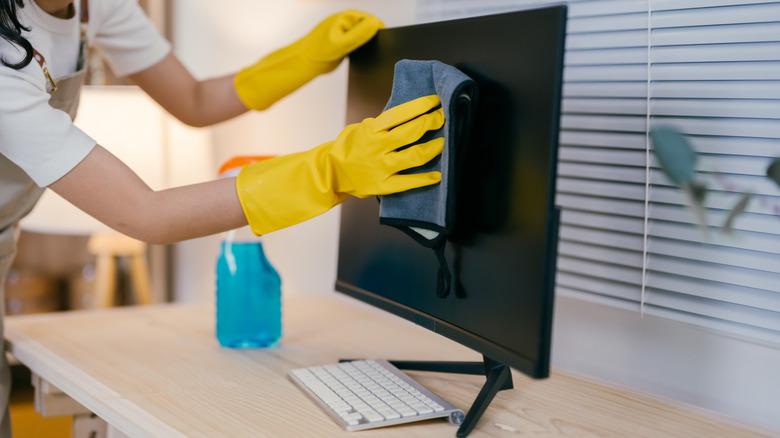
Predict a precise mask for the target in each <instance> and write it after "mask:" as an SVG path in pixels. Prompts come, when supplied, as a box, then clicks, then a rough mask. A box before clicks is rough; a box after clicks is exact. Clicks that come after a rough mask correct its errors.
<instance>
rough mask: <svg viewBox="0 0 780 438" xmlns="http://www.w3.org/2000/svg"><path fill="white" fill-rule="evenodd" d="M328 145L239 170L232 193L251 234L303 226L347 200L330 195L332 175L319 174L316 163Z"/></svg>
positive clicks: (322, 156) (331, 193) (342, 195)
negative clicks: (303, 223) (242, 212)
mask: <svg viewBox="0 0 780 438" xmlns="http://www.w3.org/2000/svg"><path fill="white" fill-rule="evenodd" d="M329 145H330V144H329V143H326V144H324V145H322V146H319V147H317V148H315V149H312V150H310V151H306V152H299V153H295V154H290V155H284V156H281V157H276V158H271V159H268V160H265V161H261V162H258V163H253V164H249V165H247V166H245V167H244V168H243V169H242V170H241V172H240V173H239V174H238V177H237V178H236V192H237V193H238V199H239V201H240V202H241V207H242V208H243V210H244V215H245V216H246V218H247V221H248V222H249V226H250V228H251V229H252V232H253V233H255V234H256V235H258V236H259V235H262V234H267V233H270V232H272V231H276V230H279V229H282V228H286V227H289V226H291V225H295V224H298V223H300V222H304V221H306V220H308V219H311V218H313V217H315V216H318V215H320V214H322V213H325V212H326V211H328V210H330V209H331V208H333V207H335V206H336V205H338V204H341V203H342V202H344V201H345V200H346V199H347V198H349V195H347V194H343V193H335V192H334V191H333V181H331V176H332V172H323V171H322V170H321V165H320V164H319V163H318V160H321V159H323V158H324V157H325V156H326V155H327V148H328V147H329Z"/></svg>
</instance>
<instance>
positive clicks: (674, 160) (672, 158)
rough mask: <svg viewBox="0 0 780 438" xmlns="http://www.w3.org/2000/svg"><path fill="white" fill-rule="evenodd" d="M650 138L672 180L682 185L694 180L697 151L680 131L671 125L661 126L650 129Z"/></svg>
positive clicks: (659, 159)
mask: <svg viewBox="0 0 780 438" xmlns="http://www.w3.org/2000/svg"><path fill="white" fill-rule="evenodd" d="M650 140H651V143H652V145H653V150H654V151H655V155H656V157H658V164H660V165H661V169H663V171H664V173H665V174H666V176H668V177H669V179H670V180H672V182H674V183H675V184H677V185H678V186H682V185H683V183H685V182H687V181H691V180H693V172H694V170H695V169H696V160H697V157H696V152H694V150H693V147H691V144H690V143H689V142H688V139H686V138H685V136H683V135H682V133H680V131H678V130H677V129H675V128H672V127H669V126H660V127H657V128H655V129H653V130H651V131H650Z"/></svg>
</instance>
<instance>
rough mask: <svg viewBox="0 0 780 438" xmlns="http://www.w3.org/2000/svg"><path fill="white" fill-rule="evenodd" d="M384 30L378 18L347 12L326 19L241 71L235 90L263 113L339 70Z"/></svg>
mask: <svg viewBox="0 0 780 438" xmlns="http://www.w3.org/2000/svg"><path fill="white" fill-rule="evenodd" d="M382 27H384V25H383V24H382V22H381V21H380V20H379V19H378V18H377V17H375V16H373V15H371V14H367V13H365V12H360V11H355V10H347V11H344V12H339V13H337V14H334V15H331V16H330V17H328V18H326V19H325V20H324V21H322V22H321V23H320V24H318V25H317V27H315V28H314V30H312V31H311V32H310V33H309V34H308V35H306V36H305V37H303V38H301V39H300V40H298V41H297V42H295V43H293V44H291V45H290V46H287V47H285V48H282V49H280V50H277V51H276V52H273V53H271V54H270V55H268V56H266V57H264V58H263V59H261V60H260V61H258V62H257V63H256V64H254V65H252V66H250V67H247V68H245V69H243V70H241V71H240V72H239V73H238V74H237V75H236V78H235V81H234V86H235V89H236V92H237V93H238V96H239V97H240V98H241V101H243V102H244V105H246V107H247V108H249V109H254V110H263V109H266V108H268V107H270V106H271V105H273V103H274V102H276V101H277V100H279V99H281V98H282V97H284V96H287V95H288V94H290V93H292V92H293V91H295V90H296V89H298V88H299V87H300V86H302V85H304V84H305V83H307V82H309V81H310V80H312V79H314V78H315V77H317V76H318V75H320V74H323V73H328V72H331V71H333V70H334V69H335V68H336V67H338V65H339V63H341V60H342V59H344V57H345V56H346V55H348V54H349V53H350V52H352V51H353V50H355V49H357V48H358V47H360V46H362V45H363V44H365V43H366V42H367V41H368V40H370V39H371V38H372V37H373V36H374V35H375V34H376V32H377V31H378V30H379V29H380V28H382Z"/></svg>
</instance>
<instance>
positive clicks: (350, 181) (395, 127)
mask: <svg viewBox="0 0 780 438" xmlns="http://www.w3.org/2000/svg"><path fill="white" fill-rule="evenodd" d="M438 105H439V97H438V96H435V95H433V96H426V97H421V98H419V99H416V100H413V101H410V102H406V103H404V104H401V105H398V106H396V107H393V108H390V109H389V110H387V111H385V112H383V113H382V114H380V115H379V117H377V118H376V119H371V118H369V119H365V120H363V121H362V122H360V123H356V124H353V125H349V126H347V127H346V128H344V130H343V131H342V132H341V134H339V136H338V137H337V138H336V140H334V141H331V142H328V143H325V144H322V145H320V146H318V147H316V148H314V149H312V150H309V151H306V152H299V153H295V154H290V155H284V156H281V157H276V158H271V159H268V160H265V161H261V162H258V163H253V164H249V165H247V166H245V167H244V168H243V169H242V170H241V172H240V173H239V174H238V177H237V178H236V189H237V191H238V198H239V200H240V201H241V206H242V207H243V209H244V214H245V215H246V217H247V220H248V221H249V225H250V227H251V228H252V231H253V232H254V233H255V234H257V235H261V234H266V233H270V232H271V231H275V230H278V229H281V228H284V227H287V226H290V225H294V224H297V223H299V222H303V221H305V220H307V219H310V218H312V217H314V216H317V215H319V214H322V213H324V212H326V211H328V210H329V209H331V208H332V207H334V206H336V205H338V204H340V203H342V202H344V201H345V200H346V199H347V198H349V197H350V196H357V197H361V198H362V197H366V196H372V195H387V194H391V193H397V192H402V191H405V190H410V189H414V188H418V187H423V186H427V185H432V184H436V183H438V182H439V181H441V173H440V172H428V173H418V174H399V172H401V171H403V170H406V169H411V168H414V167H418V166H421V165H423V164H425V163H427V162H429V161H430V160H432V159H434V158H435V157H436V156H437V155H439V154H441V151H442V148H443V147H444V138H441V137H440V138H437V139H435V140H431V141H429V142H427V143H422V144H418V145H414V146H411V147H408V148H406V149H404V150H401V151H398V150H397V149H398V148H401V147H403V146H406V145H409V144H411V143H414V142H415V141H417V140H419V139H420V137H422V136H423V134H425V133H426V132H427V131H429V130H432V129H439V128H441V127H442V125H444V112H443V111H442V109H441V108H439V109H437V110H435V111H432V112H428V111H430V110H431V109H433V108H435V107H436V106H438Z"/></svg>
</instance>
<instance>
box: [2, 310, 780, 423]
mask: <svg viewBox="0 0 780 438" xmlns="http://www.w3.org/2000/svg"><path fill="white" fill-rule="evenodd" d="M284 318H285V319H284V321H285V327H284V338H283V340H282V344H281V346H280V347H277V348H273V349H267V350H230V349H225V348H221V347H220V346H219V345H218V344H217V342H216V340H215V338H214V309H213V307H210V306H183V305H156V306H144V307H133V308H129V307H126V308H114V309H105V310H94V311H80V312H70V313H60V314H43V315H33V316H15V317H8V318H7V319H6V327H5V336H6V339H7V340H8V341H9V346H8V348H9V349H10V352H11V353H12V354H13V355H14V356H15V357H16V358H17V359H18V360H19V361H21V362H22V363H23V364H25V365H27V366H28V367H29V368H30V369H31V370H32V371H33V372H34V373H35V374H36V375H37V376H40V378H41V379H42V380H43V381H46V382H49V383H50V384H52V385H54V386H56V387H58V388H60V389H61V390H62V391H64V392H65V393H66V394H67V395H68V396H70V397H72V398H73V399H75V400H76V401H78V402H79V403H80V404H81V405H83V406H84V407H86V408H87V409H89V410H91V411H92V412H94V413H95V414H97V415H98V416H100V417H101V418H102V419H104V420H105V421H107V422H108V423H109V424H110V425H112V426H113V427H115V428H116V429H118V430H120V431H122V432H123V433H124V434H126V435H128V436H130V437H134V438H135V437H139V438H140V437H153V438H167V437H177V438H179V437H208V438H219V437H230V438H241V437H285V438H287V437H314V436H316V437H323V436H342V437H353V438H379V437H388V438H390V437H405V438H406V437H418V436H420V437H422V436H425V437H430V436H442V437H446V436H454V435H455V430H456V428H455V427H453V426H450V425H449V424H448V423H447V422H446V421H443V420H434V421H428V422H422V423H418V424H413V425H407V426H399V427H391V428H386V429H378V430H371V431H361V432H344V431H342V430H341V429H340V428H339V427H338V426H336V424H335V423H333V422H332V421H331V420H330V419H329V418H328V417H326V416H325V414H323V413H321V412H320V411H319V409H318V408H317V407H316V406H315V405H314V404H313V403H312V402H311V401H310V400H309V399H308V398H307V397H306V396H305V395H304V394H303V393H302V392H301V391H300V390H299V389H298V388H297V387H295V386H293V384H292V383H291V382H290V381H289V380H288V379H287V377H286V373H287V371H288V370H290V369H292V368H296V367H303V366H309V365H316V364H325V363H332V362H335V361H337V360H338V359H339V358H345V357H350V358H354V357H386V358H391V359H407V360H412V359H420V360H480V356H478V355H477V354H475V353H473V352H471V351H468V350H466V349H465V348H463V347H461V346H459V345H457V344H455V343H453V342H450V341H448V340H445V339H444V338H441V337H439V336H438V335H435V334H433V333H430V332H428V331H426V330H424V329H422V328H420V327H417V326H414V325H413V324H411V323H408V322H406V321H403V320H401V319H398V318H396V317H394V316H392V315H388V314H385V313H382V312H379V311H378V310H375V309H372V308H369V307H367V306H365V305H363V304H361V303H359V302H357V301H354V300H350V299H348V298H344V297H340V296H338V295H336V296H329V297H317V298H299V299H288V300H287V301H285V311H284ZM410 374H411V375H412V376H414V377H415V378H417V379H418V380H419V381H421V382H422V383H423V384H425V385H427V386H428V387H429V388H431V389H432V390H434V391H435V392H437V393H439V394H440V395H441V396H443V397H444V398H445V399H448V400H449V401H450V402H451V403H453V404H454V405H456V406H458V407H460V408H462V409H464V410H467V409H468V407H469V406H470V405H471V403H472V402H473V400H474V398H475V397H476V395H477V392H478V391H479V388H480V387H481V385H482V383H483V382H484V378H480V377H478V376H459V375H458V376H454V375H446V374H431V373H414V372H411V373H410ZM513 377H514V380H515V389H514V390H510V391H502V392H500V393H499V394H498V396H497V397H496V399H495V400H494V401H493V403H492V405H491V406H490V407H489V408H488V409H487V411H486V412H485V415H484V416H483V417H482V419H481V421H480V423H479V424H478V426H477V429H476V430H475V431H474V432H473V433H472V434H471V435H470V436H473V437H475V438H478V437H486V436H490V437H515V436H535V437H545V436H557V437H560V436H564V437H569V436H571V437H591V436H592V437H602V438H603V437H621V438H622V437H632V436H636V437H675V436H679V437H686V438H690V437H708V438H709V437H730V438H733V437H756V436H770V434H771V433H772V432H768V431H763V432H761V431H759V430H758V429H748V428H747V427H746V426H740V425H737V424H736V423H732V422H729V421H727V420H725V419H722V418H718V417H716V416H714V415H710V414H708V413H705V412H696V411H695V410H694V409H692V408H688V407H685V406H681V405H671V404H667V403H665V402H663V401H659V400H658V399H652V398H649V397H645V396H644V395H642V394H637V393H630V392H625V391H621V390H616V389H614V388H609V387H606V386H602V385H599V384H596V383H592V382H587V381H584V380H581V379H578V378H575V377H571V376H569V375H567V374H563V373H554V374H553V376H552V377H551V378H549V379H545V380H539V381H534V380H531V379H528V378H526V377H524V376H523V375H520V374H519V373H515V375H514V376H513ZM775 436H777V435H775Z"/></svg>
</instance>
